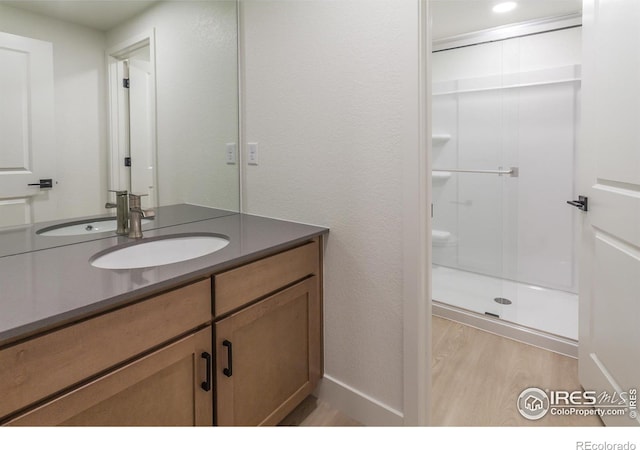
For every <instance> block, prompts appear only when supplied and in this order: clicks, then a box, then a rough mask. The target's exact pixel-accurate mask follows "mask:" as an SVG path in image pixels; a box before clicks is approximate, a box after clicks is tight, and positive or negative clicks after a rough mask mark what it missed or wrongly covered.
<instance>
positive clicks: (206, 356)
mask: <svg viewBox="0 0 640 450" xmlns="http://www.w3.org/2000/svg"><path fill="white" fill-rule="evenodd" d="M200 357H201V358H204V359H205V361H206V364H207V379H206V381H203V382H202V384H201V385H200V387H201V388H202V389H203V390H204V391H205V392H209V391H210V390H211V355H210V354H209V353H207V352H202V354H201V355H200Z"/></svg>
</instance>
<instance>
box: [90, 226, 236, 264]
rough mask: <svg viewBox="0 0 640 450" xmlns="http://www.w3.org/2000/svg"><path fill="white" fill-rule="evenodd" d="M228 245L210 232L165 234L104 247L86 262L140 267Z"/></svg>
mask: <svg viewBox="0 0 640 450" xmlns="http://www.w3.org/2000/svg"><path fill="white" fill-rule="evenodd" d="M227 244H229V239H227V238H225V237H222V236H215V235H210V234H201V235H175V236H167V237H163V238H159V239H153V240H143V241H140V242H138V243H136V244H133V245H127V246H125V247H119V248H116V249H113V250H106V251H105V252H100V253H98V254H96V255H94V256H93V257H92V258H91V259H90V260H89V262H90V263H91V265H92V266H94V267H98V268H100V269H141V268H144V267H155V266H163V265H165V264H172V263H176V262H180V261H186V260H189V259H194V258H199V257H201V256H204V255H208V254H210V253H213V252H217V251H218V250H220V249H222V248H224V247H226V246H227Z"/></svg>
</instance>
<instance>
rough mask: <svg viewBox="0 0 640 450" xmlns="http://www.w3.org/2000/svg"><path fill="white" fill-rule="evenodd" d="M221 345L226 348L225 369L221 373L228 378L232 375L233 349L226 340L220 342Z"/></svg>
mask: <svg viewBox="0 0 640 450" xmlns="http://www.w3.org/2000/svg"><path fill="white" fill-rule="evenodd" d="M222 345H223V346H224V347H227V367H225V368H224V369H223V370H222V373H223V374H225V375H226V376H228V377H230V376H231V375H233V349H232V346H231V342H229V341H227V340H226V339H225V340H224V341H222Z"/></svg>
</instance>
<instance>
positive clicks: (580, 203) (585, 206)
mask: <svg viewBox="0 0 640 450" xmlns="http://www.w3.org/2000/svg"><path fill="white" fill-rule="evenodd" d="M567 203H568V204H570V205H571V206H575V207H576V208H578V209H579V210H581V211H588V210H589V199H588V198H587V197H585V196H583V195H579V196H578V200H568V201H567Z"/></svg>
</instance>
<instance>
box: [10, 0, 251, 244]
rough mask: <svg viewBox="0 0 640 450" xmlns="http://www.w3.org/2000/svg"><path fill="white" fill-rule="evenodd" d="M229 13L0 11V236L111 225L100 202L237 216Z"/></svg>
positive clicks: (52, 5) (125, 8)
mask: <svg viewBox="0 0 640 450" xmlns="http://www.w3.org/2000/svg"><path fill="white" fill-rule="evenodd" d="M236 3H237V2H236V1H235V0H205V1H188V0H185V1H126V0H125V1H100V0H94V1H83V0H80V1H78V0H74V1H70V0H63V1H55V0H54V1H28V0H21V1H0V68H1V70H0V97H1V98H3V101H2V104H1V105H0V227H2V228H0V235H1V234H7V233H9V234H11V233H14V232H15V230H25V229H27V228H30V232H32V233H33V232H34V230H33V228H34V225H33V224H50V223H57V222H60V221H67V220H69V221H73V220H75V219H77V218H84V217H93V216H107V215H113V214H115V210H107V209H105V204H106V203H108V202H114V201H115V196H114V194H113V193H110V192H109V190H127V191H129V192H134V193H137V194H145V195H146V197H144V203H143V207H166V206H169V205H184V204H188V205H197V207H198V208H196V207H194V209H198V212H197V214H195V215H194V217H198V218H199V219H198V220H202V218H203V217H208V215H209V213H208V212H207V210H208V209H212V210H211V215H212V216H213V217H215V216H219V215H224V214H232V213H235V212H237V211H238V210H239V164H238V153H237V149H238V72H237V67H238V55H237V36H238V31H237V4H236ZM5 99H6V101H5ZM49 186H51V187H49ZM202 207H204V208H206V209H202ZM160 210H162V208H160ZM179 211H185V210H184V209H180V210H179ZM173 215H174V216H175V217H174V219H175V220H173V221H179V220H181V219H180V217H179V216H180V214H173ZM182 215H184V216H185V217H184V221H185V222H186V221H189V214H182ZM173 221H166V220H165V221H164V222H163V221H162V220H160V221H157V222H153V221H152V222H151V224H147V225H146V227H147V229H148V228H153V227H154V224H156V225H158V226H167V225H169V224H172V222H173ZM109 236H112V234H108V235H106V236H104V235H103V236H98V235H97V234H96V235H93V237H92V238H93V239H95V238H100V237H109ZM78 239H80V240H87V238H84V237H82V238H78ZM40 240H42V239H40ZM45 241H46V240H45ZM0 243H2V240H1V239H0ZM56 245H59V244H56V243H54V242H50V243H49V244H47V243H46V242H44V243H43V242H39V243H38V244H37V245H35V247H34V246H33V245H32V247H31V248H25V251H29V250H34V249H39V248H45V247H47V246H56ZM11 251H12V252H15V251H16V249H15V248H14V249H12V250H11ZM2 254H11V253H7V251H3V250H2V249H0V256H1V255H2Z"/></svg>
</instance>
